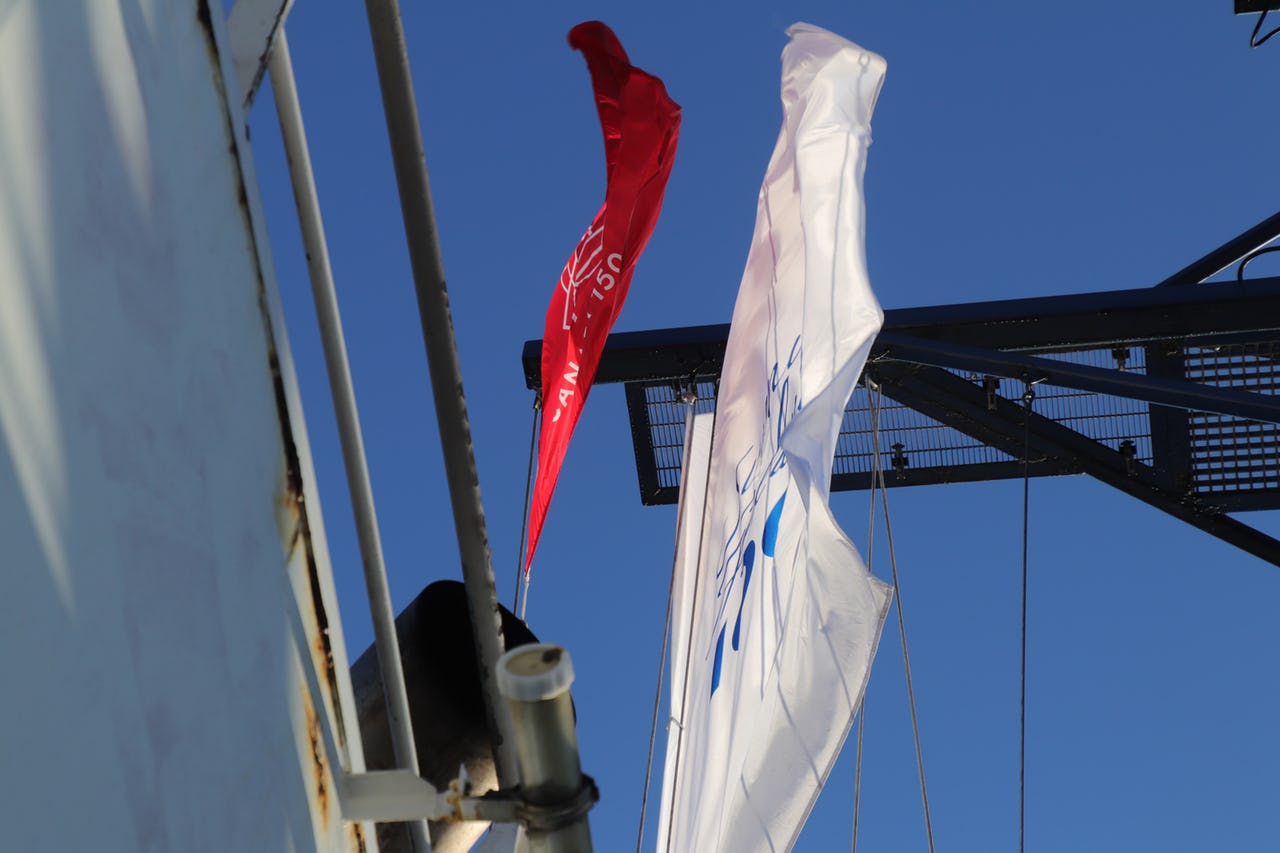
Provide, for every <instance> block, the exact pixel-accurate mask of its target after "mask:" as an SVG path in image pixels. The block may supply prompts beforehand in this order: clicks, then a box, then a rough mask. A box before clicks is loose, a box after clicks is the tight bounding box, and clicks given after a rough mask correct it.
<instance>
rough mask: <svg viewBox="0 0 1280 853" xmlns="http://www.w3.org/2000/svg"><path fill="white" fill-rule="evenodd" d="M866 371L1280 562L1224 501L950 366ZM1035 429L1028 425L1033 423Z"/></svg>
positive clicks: (974, 429)
mask: <svg viewBox="0 0 1280 853" xmlns="http://www.w3.org/2000/svg"><path fill="white" fill-rule="evenodd" d="M868 375H869V376H871V377H872V378H873V379H874V381H876V382H878V383H880V384H881V385H883V387H884V393H885V394H886V395H888V396H889V397H891V398H893V399H894V400H897V401H898V402H900V403H902V404H903V405H905V406H909V407H911V408H913V409H915V410H917V411H919V412H921V413H923V414H925V415H928V416H929V417H932V418H934V419H935V420H939V421H941V422H943V423H946V424H947V425H948V426H950V427H952V428H953V429H956V430H958V431H960V432H963V433H965V434H966V435H968V436H970V437H971V438H974V439H977V440H978V441H981V442H983V443H985V444H988V445H990V446H992V447H995V448H997V449H998V450H1001V451H1003V452H1004V453H1007V454H1009V455H1010V456H1013V457H1015V458H1020V457H1022V456H1023V455H1024V453H1027V452H1028V451H1029V453H1030V458H1032V459H1033V460H1037V461H1039V460H1042V459H1043V460H1046V461H1047V460H1056V461H1057V462H1058V463H1060V464H1062V465H1074V466H1075V467H1077V468H1078V469H1079V470H1080V471H1081V472H1082V473H1085V474H1088V475H1089V476H1091V477H1093V478H1095V479H1097V480H1099V481H1101V482H1103V483H1106V484H1107V485H1109V486H1112V487H1114V488H1116V489H1119V490H1120V491H1122V492H1125V493H1126V494H1129V495H1132V496H1133V497H1136V498H1137V499H1138V500H1141V501H1143V502H1144V503H1147V504H1150V505H1151V506H1153V507H1155V508H1157V509H1159V510H1162V511H1164V512H1166V513H1168V514H1169V515H1172V516H1173V517H1175V518H1177V519H1180V520H1182V521H1185V522H1187V523H1188V524H1192V525H1195V526H1196V527H1198V528H1200V529H1201V530H1203V531H1205V532H1206V533H1209V534H1212V535H1213V536H1216V537H1218V538H1219V539H1222V540H1223V541H1225V542H1229V543H1231V544H1232V545H1235V546H1236V547H1238V548H1241V549H1242V550H1244V551H1247V552H1249V553H1250V554H1253V555H1254V556H1256V557H1260V558H1261V559H1263V560H1266V561H1267V562H1269V563H1271V564H1273V565H1276V566H1280V541H1277V540H1275V539H1273V538H1271V537H1270V536H1268V535H1266V534H1265V533H1262V532H1261V531H1259V530H1256V529H1254V528H1253V527H1250V526H1249V525H1247V524H1244V523H1243V522H1240V521H1237V520H1236V519H1234V518H1231V517H1230V516H1228V515H1226V514H1225V513H1224V512H1223V511H1222V509H1221V507H1218V506H1215V505H1212V504H1210V503H1208V502H1206V501H1204V500H1202V499H1198V498H1196V497H1194V496H1192V495H1189V494H1186V493H1178V492H1174V491H1171V490H1169V489H1168V488H1167V486H1166V484H1165V482H1164V479H1163V478H1162V477H1161V476H1160V474H1159V472H1157V471H1156V470H1155V469H1153V468H1151V467H1149V466H1147V465H1144V464H1142V463H1141V462H1138V461H1136V460H1133V459H1126V458H1125V457H1124V456H1123V455H1122V454H1121V453H1120V452H1119V451H1118V450H1114V449H1112V448H1109V447H1106V446H1104V445H1102V444H1099V443H1098V442H1096V441H1094V440H1093V439H1091V438H1088V437H1087V436H1084V435H1082V434H1080V433H1078V432H1076V431H1075V430H1073V429H1070V428H1068V427H1065V426H1062V425H1061V424H1059V423H1057V422H1055V421H1052V420H1050V419H1048V418H1045V417H1042V416H1040V415H1037V414H1035V413H1034V402H1033V403H1032V411H1031V412H1027V411H1026V410H1025V409H1024V407H1022V406H1019V405H1018V404H1017V403H1013V402H1010V401H1008V400H1005V399H1004V398H1002V397H998V396H997V397H994V398H993V399H988V396H987V395H986V394H985V393H984V392H983V390H982V389H981V388H979V387H978V386H976V385H974V384H973V383H972V382H969V381H967V380H965V379H962V378H960V377H958V376H955V375H954V374H952V373H949V372H947V371H945V370H941V369H939V368H936V367H930V366H925V365H912V364H905V363H901V362H878V363H876V364H874V365H871V366H869V367H868ZM1028 423H1029V426H1030V429H1029V430H1028V429H1027V426H1028Z"/></svg>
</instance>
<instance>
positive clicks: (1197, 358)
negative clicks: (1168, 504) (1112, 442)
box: [1186, 341, 1280, 493]
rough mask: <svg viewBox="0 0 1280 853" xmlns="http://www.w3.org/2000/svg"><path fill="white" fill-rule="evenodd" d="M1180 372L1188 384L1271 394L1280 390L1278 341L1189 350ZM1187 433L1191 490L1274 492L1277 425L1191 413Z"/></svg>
mask: <svg viewBox="0 0 1280 853" xmlns="http://www.w3.org/2000/svg"><path fill="white" fill-rule="evenodd" d="M1186 371H1187V378H1188V379H1190V380H1192V381H1194V382H1203V383H1205V384H1207V385H1216V386H1219V387H1222V388H1236V389H1239V390H1241V391H1252V392H1254V393H1259V394H1275V393H1276V391H1277V388H1280V341H1262V342H1257V343H1248V344H1229V345H1223V346H1216V347H1189V348H1188V349H1187V350H1186ZM1188 431H1189V435H1190V442H1191V476H1192V485H1193V487H1194V488H1195V490H1196V491H1197V492H1210V493H1213V492H1228V491H1231V492H1238V491H1253V490H1261V489H1277V488H1280V425H1277V424H1273V423H1259V422H1256V421H1247V420H1244V419H1242V418H1235V417H1229V416H1226V415H1215V414H1207V413H1204V412H1195V413H1192V414H1191V415H1190V417H1189V418H1188Z"/></svg>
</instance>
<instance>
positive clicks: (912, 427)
mask: <svg viewBox="0 0 1280 853" xmlns="http://www.w3.org/2000/svg"><path fill="white" fill-rule="evenodd" d="M1120 352H1123V353H1124V355H1123V356H1118V353H1120ZM1048 357H1051V358H1056V359H1059V360H1064V361H1071V362H1073V363H1076V364H1086V365H1090V366H1093V367H1106V368H1112V369H1114V368H1116V367H1117V366H1118V365H1119V364H1120V363H1121V361H1123V369H1125V370H1131V371H1135V372H1143V371H1144V370H1145V364H1144V359H1143V350H1142V349H1141V348H1137V347H1135V348H1133V349H1130V350H1123V351H1121V350H1112V349H1106V350H1089V351H1082V352H1072V353H1055V354H1049V355H1048ZM956 375H958V376H961V377H962V378H964V379H966V380H968V381H970V382H972V383H974V384H975V385H976V386H978V387H982V386H983V377H982V376H977V375H970V374H964V373H957V374H956ZM714 393H715V391H714V384H713V383H710V382H704V383H700V384H699V386H698V398H699V399H698V410H699V411H700V412H706V411H713V410H714V408H715V405H714V399H713V395H714ZM995 393H997V394H999V395H1000V396H1002V397H1004V398H1005V399H1007V400H1010V401H1013V402H1016V403H1018V404H1021V401H1022V395H1023V386H1022V383H1020V382H1015V381H1012V380H1001V381H1000V382H999V384H998V385H997V386H996V388H995ZM644 399H645V405H646V409H647V414H648V425H649V440H650V443H651V446H652V448H653V459H654V463H655V466H656V469H657V485H658V487H659V488H661V489H664V490H665V489H676V488H678V487H679V484H680V463H681V455H682V450H683V446H684V404H683V403H681V402H680V401H679V392H678V390H677V389H676V388H675V387H674V386H671V385H665V384H663V385H650V386H647V387H646V388H645V389H644ZM1033 407H1034V411H1035V412H1036V414H1039V415H1042V416H1044V417H1047V418H1051V419H1053V420H1055V421H1057V422H1058V423H1061V424H1063V425H1064V426H1068V427H1070V428H1071V429H1074V430H1076V431H1078V432H1080V433H1081V434H1083V435H1086V436H1088V437H1090V438H1092V439H1094V440H1095V441H1098V442H1100V443H1102V444H1104V445H1106V446H1107V447H1110V448H1112V449H1114V450H1117V451H1118V450H1120V446H1121V444H1122V443H1123V442H1125V441H1129V442H1132V443H1133V446H1134V458H1135V459H1136V460H1137V461H1139V462H1143V463H1146V464H1150V463H1151V461H1152V454H1153V451H1152V442H1151V426H1150V420H1149V418H1148V410H1147V404H1146V403H1143V402H1139V401H1133V400H1126V399H1122V398H1118V397H1110V396H1104V395H1100V394H1093V393H1089V392H1086V391H1077V390H1074V389H1070V388H1060V387H1056V386H1051V385H1039V386H1037V387H1036V391H1035V399H1034V402H1033ZM880 436H881V437H880V453H881V466H882V467H883V469H884V470H885V471H893V470H894V469H895V467H896V465H895V462H896V463H897V465H902V466H909V467H910V468H911V470H912V471H920V470H925V471H928V470H930V469H939V470H940V469H948V470H951V471H956V470H958V469H959V470H962V469H964V468H965V467H976V466H983V465H992V464H998V463H1016V462H1019V459H1018V458H1016V457H1014V456H1010V455H1009V454H1007V453H1004V452H1002V451H1000V450H997V449H996V448H994V447H990V446H989V445H986V444H983V443H982V442H980V441H978V440H976V439H973V438H970V437H969V436H967V435H965V434H964V433H961V432H959V431H957V430H955V429H952V428H951V427H949V426H946V425H945V424H943V423H941V422H939V421H936V420H934V419H933V418H930V417H928V416H926V415H923V414H921V413H920V412H917V411H916V410H914V409H911V408H909V407H907V406H904V405H901V404H899V403H897V402H894V401H893V400H890V399H888V398H884V399H883V401H882V402H881V406H880ZM895 445H898V446H897V447H895ZM873 462H874V451H873V447H872V436H871V396H870V394H869V392H868V391H867V389H866V388H865V387H863V386H862V385H859V386H858V387H857V388H856V389H855V390H854V393H853V396H852V397H851V398H850V400H849V404H848V406H847V407H846V409H845V413H844V418H843V421H842V422H841V426H840V434H839V436H838V438H837V441H836V455H835V460H834V464H833V466H832V472H833V474H835V475H842V474H843V475H851V474H853V475H856V474H870V473H871V472H872V471H873V470H874V467H873ZM960 477H961V478H963V474H961V475H960Z"/></svg>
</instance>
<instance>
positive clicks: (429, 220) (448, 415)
mask: <svg viewBox="0 0 1280 853" xmlns="http://www.w3.org/2000/svg"><path fill="white" fill-rule="evenodd" d="M365 11H366V13H367V14H368V18H369V30H370V33H371V34H372V37H373V54H374V60H375V62H376V64H377V68H378V83H379V86H380V87H381V89H382V105H383V110H384V111H385V113H386V117H387V135H388V137H389V138H390V141H391V159H392V162H393V164H394V166H395V172H396V185H397V188H398V189H399V192H400V207H401V211H402V214H403V216H404V228H405V236H406V238H407V239H408V243H409V261H410V264H411V265H412V267H413V281H414V289H415V291H416V292H417V297H418V313H419V314H420V315H421V321H422V333H423V338H424V339H425V343H426V349H427V365H428V368H429V371H430V374H431V389H432V396H433V399H434V402H435V409H436V421H437V424H438V426H439V429H440V446H441V450H442V451H443V453H444V468H445V477H446V479H447V481H448V485H449V499H450V501H451V503H452V507H453V522H454V527H455V530H456V532H457V537H458V551H459V554H460V556H461V558H462V577H463V580H464V581H465V582H466V586H467V597H468V605H469V607H470V609H471V625H472V630H473V631H474V634H475V642H476V649H477V654H476V658H477V660H479V662H480V684H481V687H482V688H483V693H484V700H485V713H486V717H487V721H488V727H489V736H490V739H491V742H492V744H493V754H494V760H495V762H496V764H497V768H498V781H499V783H500V784H501V785H502V786H503V787H504V788H505V787H509V786H511V785H514V784H516V783H517V782H518V779H517V777H516V773H515V755H514V752H513V750H512V746H511V720H510V717H509V716H508V715H507V714H506V712H505V710H504V708H503V705H502V702H501V698H500V696H499V694H498V690H497V686H496V684H495V683H494V675H493V673H494V666H495V665H496V664H497V662H498V658H499V657H500V656H501V655H502V652H503V643H502V622H501V617H500V615H499V611H498V594H497V591H496V589H495V588H494V580H493V562H492V558H491V556H490V553H489V537H488V534H487V533H486V532H485V523H484V507H483V505H482V504H481V502H480V481H479V477H478V475H477V474H476V461H475V454H474V452H473V450H472V446H471V424H470V421H469V420H468V418H467V404H466V400H465V398H464V397H463V393H462V370H461V368H460V366H459V364H458V349H457V345H456V343H455V342H454V337H453V320H452V318H451V317H450V315H449V296H448V292H447V291H446V288H445V279H444V264H443V262H442V261H441V257H440V241H439V237H438V235H437V232H436V221H435V211H434V208H433V206H432V203H431V184H430V182H429V180H428V178H427V163H426V157H425V155H424V154H423V149H422V133H421V130H420V129H419V125H418V107H417V104H416V102H415V99H414V94H413V80H412V78H411V76H410V73H409V56H408V52H407V50H406V48H405V41H404V29H403V28H402V26H401V22H400V6H399V3H398V2H396V0H365Z"/></svg>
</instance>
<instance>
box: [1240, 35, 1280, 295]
mask: <svg viewBox="0 0 1280 853" xmlns="http://www.w3.org/2000/svg"><path fill="white" fill-rule="evenodd" d="M1276 32H1280V27H1277V28H1276V29H1275V30H1272V34H1273V35H1274V34H1275V33H1276ZM1271 252H1280V246H1264V247H1263V248H1261V249H1254V250H1253V251H1252V252H1250V253H1249V254H1247V255H1245V256H1244V258H1242V259H1241V260H1240V266H1238V267H1236V281H1244V268H1245V267H1247V266H1249V262H1250V261H1252V260H1253V259H1254V258H1256V257H1258V255H1266V254H1270V253H1271Z"/></svg>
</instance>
